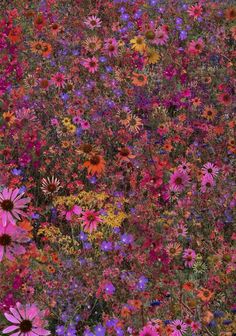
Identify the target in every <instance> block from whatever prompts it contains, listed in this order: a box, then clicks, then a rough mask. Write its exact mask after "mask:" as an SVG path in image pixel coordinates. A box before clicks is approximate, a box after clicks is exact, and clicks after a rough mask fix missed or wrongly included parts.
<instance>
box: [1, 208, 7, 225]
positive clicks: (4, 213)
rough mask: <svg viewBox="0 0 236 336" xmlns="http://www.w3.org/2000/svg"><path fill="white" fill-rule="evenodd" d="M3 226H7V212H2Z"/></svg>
mask: <svg viewBox="0 0 236 336" xmlns="http://www.w3.org/2000/svg"><path fill="white" fill-rule="evenodd" d="M2 225H3V226H6V225H7V212H6V211H3V212H2Z"/></svg>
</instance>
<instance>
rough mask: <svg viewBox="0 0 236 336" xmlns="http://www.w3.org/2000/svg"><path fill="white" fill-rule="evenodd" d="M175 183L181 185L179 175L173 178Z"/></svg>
mask: <svg viewBox="0 0 236 336" xmlns="http://www.w3.org/2000/svg"><path fill="white" fill-rule="evenodd" d="M175 183H176V184H177V185H181V184H182V183H183V182H182V178H181V177H177V178H176V179H175Z"/></svg>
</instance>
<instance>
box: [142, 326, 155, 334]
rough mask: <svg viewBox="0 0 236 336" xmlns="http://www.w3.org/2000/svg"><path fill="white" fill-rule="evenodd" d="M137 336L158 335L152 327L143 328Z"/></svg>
mask: <svg viewBox="0 0 236 336" xmlns="http://www.w3.org/2000/svg"><path fill="white" fill-rule="evenodd" d="M139 336H159V333H158V332H156V330H155V329H154V328H153V327H152V326H145V327H143V329H142V330H141V331H140V333H139Z"/></svg>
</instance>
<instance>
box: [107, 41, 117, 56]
mask: <svg viewBox="0 0 236 336" xmlns="http://www.w3.org/2000/svg"><path fill="white" fill-rule="evenodd" d="M104 52H105V53H106V54H107V55H108V56H109V57H112V56H117V55H118V43H117V41H116V39H114V38H109V39H106V40H105V45H104Z"/></svg>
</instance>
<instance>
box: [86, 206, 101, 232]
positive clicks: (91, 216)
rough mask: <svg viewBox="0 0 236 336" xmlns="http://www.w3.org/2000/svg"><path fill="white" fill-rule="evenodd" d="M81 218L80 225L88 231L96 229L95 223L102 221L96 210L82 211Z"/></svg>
mask: <svg viewBox="0 0 236 336" xmlns="http://www.w3.org/2000/svg"><path fill="white" fill-rule="evenodd" d="M81 219H82V221H83V223H82V226H83V227H84V230H85V231H87V232H90V233H91V232H92V231H94V230H96V229H97V224H98V223H100V222H101V221H102V220H101V218H100V217H99V214H98V212H96V211H94V210H87V211H84V213H83V216H82V218H81Z"/></svg>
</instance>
